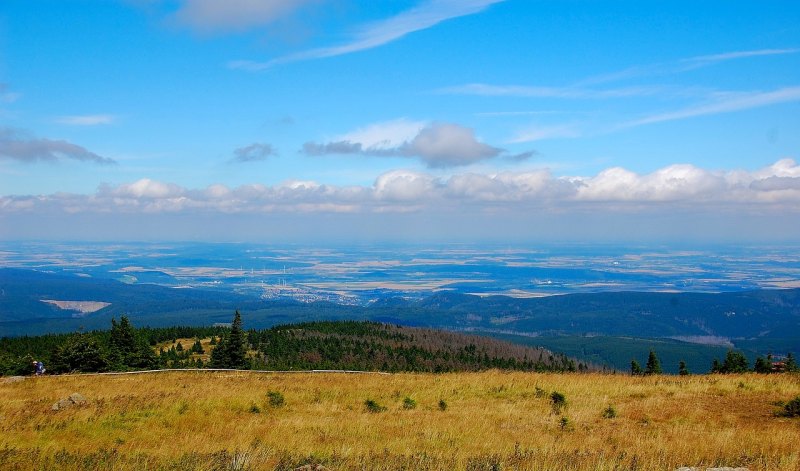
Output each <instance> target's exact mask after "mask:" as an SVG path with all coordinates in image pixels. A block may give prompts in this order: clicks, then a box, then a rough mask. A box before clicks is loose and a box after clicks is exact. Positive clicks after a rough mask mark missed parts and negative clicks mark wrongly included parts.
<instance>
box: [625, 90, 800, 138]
mask: <svg viewBox="0 0 800 471" xmlns="http://www.w3.org/2000/svg"><path fill="white" fill-rule="evenodd" d="M715 97H716V99H714V100H713V101H711V102H708V103H702V104H698V105H692V106H688V107H686V108H682V109H679V110H676V111H669V112H665V113H659V114H654V115H651V116H647V117H645V118H641V119H637V120H634V121H631V122H628V123H624V124H623V125H622V126H621V127H623V128H624V127H633V126H641V125H644V124H652V123H660V122H664V121H674V120H678V119H685V118H692V117H695V116H704V115H713V114H720V113H732V112H734V111H741V110H747V109H751V108H760V107H763V106H769V105H775V104H779V103H789V102H793V101H800V86H797V87H786V88H780V89H777V90H773V91H769V92H742V93H722V94H719V93H718V94H716V95H715Z"/></svg>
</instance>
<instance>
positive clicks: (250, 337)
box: [0, 311, 589, 375]
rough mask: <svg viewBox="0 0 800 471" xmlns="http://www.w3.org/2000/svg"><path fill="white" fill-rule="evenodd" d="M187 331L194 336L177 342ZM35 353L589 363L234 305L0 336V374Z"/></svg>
mask: <svg viewBox="0 0 800 471" xmlns="http://www.w3.org/2000/svg"><path fill="white" fill-rule="evenodd" d="M187 338H189V339H193V341H192V342H190V343H187V344H186V345H183V343H182V342H180V341H178V339H187ZM209 338H210V345H208V347H209V348H210V350H211V351H210V355H205V354H206V353H207V352H206V350H205V349H204V347H203V345H202V343H201V339H209ZM206 341H207V340H206ZM164 343H166V345H164ZM159 344H162V345H161V346H159ZM34 359H36V360H41V361H44V363H45V364H46V365H47V369H48V371H50V372H53V373H64V372H72V371H85V372H93V371H126V370H142V369H158V368H237V369H268V370H307V369H350V370H367V371H390V372H399V371H418V372H448V371H477V370H484V369H490V368H498V369H508V370H522V371H567V372H572V371H578V372H579V371H588V370H589V366H588V365H586V364H584V363H581V362H576V361H575V360H573V359H571V358H568V357H566V356H565V355H562V354H555V353H552V352H550V351H547V350H545V349H541V348H532V347H524V346H520V345H514V344H511V343H508V342H502V341H498V340H494V339H489V338H485V337H479V336H468V335H463V334H456V333H452V332H445V331H436V330H431V329H421V328H412V327H400V326H395V325H388V324H381V323H377V322H367V321H363V322H362V321H331V322H311V323H301V324H289V325H282V326H275V327H272V328H270V329H263V330H255V329H251V330H248V331H245V330H244V328H243V325H242V318H241V314H240V313H239V312H238V311H236V313H235V314H234V318H233V321H232V322H231V325H230V326H226V327H219V326H218V327H168V328H149V327H145V328H135V327H134V326H133V325H132V324H131V322H130V320H129V319H128V318H127V317H125V316H123V317H121V318H120V320H119V321H117V320H116V319H112V321H111V329H110V330H108V331H92V332H77V333H74V334H59V335H43V336H38V337H17V338H2V339H0V374H3V375H14V374H28V373H30V370H31V362H32V360H34Z"/></svg>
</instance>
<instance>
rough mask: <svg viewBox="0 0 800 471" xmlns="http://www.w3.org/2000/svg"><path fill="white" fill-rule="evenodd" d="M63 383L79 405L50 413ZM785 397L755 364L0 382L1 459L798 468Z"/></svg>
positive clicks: (799, 379)
mask: <svg viewBox="0 0 800 471" xmlns="http://www.w3.org/2000/svg"><path fill="white" fill-rule="evenodd" d="M554 391H557V392H559V393H561V394H563V395H564V396H565V398H566V401H567V404H566V407H565V408H563V410H561V411H558V412H557V411H554V407H553V404H552V399H551V394H552V393H553V392H554ZM74 392H78V393H80V394H82V395H83V396H85V397H86V399H87V400H88V401H89V402H88V404H86V405H82V406H75V407H73V408H70V409H67V410H61V411H52V410H51V406H52V404H53V403H54V402H56V401H58V400H59V399H62V398H65V397H67V396H69V395H70V394H71V393H74ZM270 392H272V395H271V396H272V398H273V400H272V401H271V400H270V395H269V394H268V393H270ZM275 393H280V395H282V397H283V399H284V403H283V404H282V405H280V404H277V403H278V402H280V401H275V400H274V398H275V397H276V396H278V395H277V394H275ZM799 394H800V376H798V375H755V374H745V375H729V376H728V375H712V376H708V375H701V376H688V377H678V376H651V377H630V376H624V375H600V374H533V373H519V372H501V371H488V372H481V373H453V374H393V375H382V374H340V373H274V374H272V373H269V374H267V373H256V372H208V371H205V372H193V371H186V372H159V373H154V374H135V375H70V376H45V377H39V378H28V379H26V380H24V381H19V382H8V381H7V380H5V379H3V378H0V469H4V470H6V469H11V470H16V469H19V470H27V469H58V470H84V469H114V470H127V469H131V470H134V469H135V470H139V469H197V470H211V469H294V468H296V467H298V466H301V465H305V464H322V465H324V466H325V467H327V468H329V469H409V470H412V469H476V470H477V469H487V470H488V469H531V470H561V469H576V470H577V469H590V470H597V471H602V470H619V469H625V470H627V469H640V470H669V469H675V468H678V467H681V466H697V467H701V468H703V469H704V468H705V467H712V466H732V467H746V468H748V469H750V470H771V471H772V470H786V471H788V470H797V469H800V446H798V443H800V419H797V418H794V419H789V418H782V417H777V416H776V415H775V412H776V411H777V410H778V409H779V407H778V405H777V403H778V402H779V401H789V400H790V399H792V398H794V397H797V396H798V395H799ZM406 398H410V400H406ZM367 400H372V401H375V403H377V405H378V406H383V407H385V410H384V411H381V412H370V411H369V410H368V409H367V408H366V407H365V401H367ZM609 406H611V408H612V409H613V412H612V411H611V410H610V409H609Z"/></svg>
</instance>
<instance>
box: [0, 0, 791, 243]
mask: <svg viewBox="0 0 800 471" xmlns="http://www.w3.org/2000/svg"><path fill="white" fill-rule="evenodd" d="M76 25H79V26H76ZM0 121H1V122H2V123H1V124H0V240H17V239H22V240H25V239H30V240H33V239H41V238H68V239H78V240H84V239H95V240H109V241H112V240H120V239H148V240H165V239H170V240H186V239H202V240H204V241H209V242H211V241H225V240H253V241H255V240H260V239H272V240H277V239H280V240H286V241H289V240H296V239H299V240H303V241H308V242H309V243H313V242H325V241H327V240H359V241H381V240H393V241H404V240H408V241H440V240H441V241H448V240H458V241H475V242H485V243H488V241H498V242H501V241H508V242H509V243H516V241H614V242H616V243H625V242H627V241H656V242H657V243H661V242H670V241H686V242H687V243H691V242H692V241H694V242H695V243H704V242H723V241H724V242H727V243H745V244H750V243H789V242H791V241H794V240H800V133H798V132H797V130H798V129H800V3H798V2H796V1H788V0H784V1H775V2H767V3H765V2H762V1H750V0H748V1H741V2H734V3H731V2H726V1H722V0H710V1H706V2H702V4H698V3H697V2H688V1H676V2H667V3H642V2H531V1H527V0H397V1H393V2H364V1H362V0H343V1H339V0H337V1H333V0H315V1H308V0H291V1H288V0H287V1H273V0H269V1H268V0H264V1H252V0H228V1H225V2H215V1H208V0H175V1H166V0H109V1H94V2H92V1H89V2H63V1H54V0H7V1H4V2H3V5H2V8H0Z"/></svg>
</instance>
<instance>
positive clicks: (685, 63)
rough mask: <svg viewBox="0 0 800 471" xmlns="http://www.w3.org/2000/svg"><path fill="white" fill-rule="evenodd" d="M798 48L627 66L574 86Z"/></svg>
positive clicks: (693, 68) (786, 52)
mask: <svg viewBox="0 0 800 471" xmlns="http://www.w3.org/2000/svg"><path fill="white" fill-rule="evenodd" d="M797 52H800V49H757V50H751V51H733V52H723V53H719V54H711V55H706V56H696V57H689V58H685V59H679V60H676V61H673V62H667V63H661V64H649V65H639V66H634V67H629V68H627V69H624V70H621V71H618V72H612V73H609V74H603V75H598V76H595V77H590V78H587V79H584V80H581V81H580V82H578V83H577V84H576V86H585V85H591V84H598V83H607V82H618V81H622V80H627V79H632V78H638V77H653V76H659V75H672V74H677V73H682V72H689V71H692V70H696V69H701V68H704V67H709V66H713V65H717V64H721V63H724V62H728V61H733V60H738V59H747V58H751V57H762V56H775V55H784V54H796V53H797Z"/></svg>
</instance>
